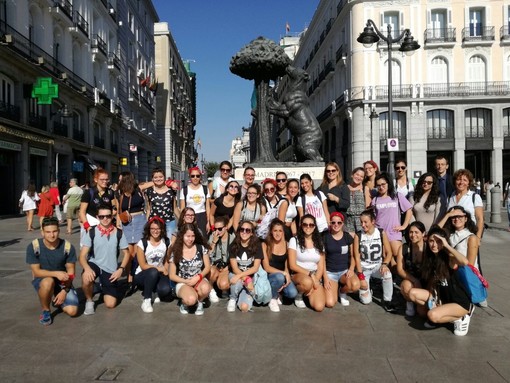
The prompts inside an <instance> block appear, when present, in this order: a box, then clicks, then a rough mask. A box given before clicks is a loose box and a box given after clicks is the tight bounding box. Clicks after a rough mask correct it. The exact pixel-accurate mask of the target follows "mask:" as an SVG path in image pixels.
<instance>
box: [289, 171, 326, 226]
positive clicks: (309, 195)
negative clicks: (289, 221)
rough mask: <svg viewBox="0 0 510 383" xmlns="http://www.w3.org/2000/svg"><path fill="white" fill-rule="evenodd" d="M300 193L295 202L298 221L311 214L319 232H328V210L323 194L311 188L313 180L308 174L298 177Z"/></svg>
mask: <svg viewBox="0 0 510 383" xmlns="http://www.w3.org/2000/svg"><path fill="white" fill-rule="evenodd" d="M299 182H300V184H301V193H300V195H299V197H298V198H297V201H296V207H297V210H298V214H299V217H300V219H302V218H303V216H304V215H306V214H311V215H312V216H314V217H315V219H316V221H317V229H318V230H319V232H321V233H322V232H324V231H326V230H328V226H329V210H328V205H327V199H326V196H325V195H324V193H323V192H321V191H320V190H315V189H314V188H313V180H312V177H310V174H307V173H304V174H301V177H299Z"/></svg>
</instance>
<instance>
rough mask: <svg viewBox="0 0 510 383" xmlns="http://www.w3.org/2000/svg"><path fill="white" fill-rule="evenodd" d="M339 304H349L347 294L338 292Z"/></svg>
mask: <svg viewBox="0 0 510 383" xmlns="http://www.w3.org/2000/svg"><path fill="white" fill-rule="evenodd" d="M340 304H341V305H342V306H349V305H350V304H351V302H349V299H347V294H344V293H340Z"/></svg>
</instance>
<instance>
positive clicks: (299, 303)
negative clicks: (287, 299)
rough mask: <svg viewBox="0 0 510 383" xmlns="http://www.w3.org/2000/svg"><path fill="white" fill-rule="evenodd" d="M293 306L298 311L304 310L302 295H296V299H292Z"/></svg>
mask: <svg viewBox="0 0 510 383" xmlns="http://www.w3.org/2000/svg"><path fill="white" fill-rule="evenodd" d="M294 304H295V305H296V307H297V308H300V309H306V304H305V301H304V300H303V295H298V296H297V297H296V298H294Z"/></svg>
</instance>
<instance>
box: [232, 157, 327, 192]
mask: <svg viewBox="0 0 510 383" xmlns="http://www.w3.org/2000/svg"><path fill="white" fill-rule="evenodd" d="M247 166H251V167H252V168H254V169H255V182H260V181H262V180H264V179H265V178H273V179H274V178H276V172H285V173H286V174H287V178H288V179H291V178H296V179H297V180H299V177H300V176H301V174H303V173H308V174H310V177H312V179H313V180H314V187H315V188H317V187H319V185H320V184H321V182H322V177H323V176H324V166H325V163H324V162H264V163H255V164H248V165H247ZM243 172H244V168H237V169H236V170H235V173H234V178H235V179H236V180H239V181H241V182H242V181H243Z"/></svg>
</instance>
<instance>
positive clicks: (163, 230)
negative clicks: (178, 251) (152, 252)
mask: <svg viewBox="0 0 510 383" xmlns="http://www.w3.org/2000/svg"><path fill="white" fill-rule="evenodd" d="M153 223H155V224H156V225H157V226H158V228H159V229H160V230H161V231H160V233H159V239H160V240H163V241H164V240H166V239H167V238H168V237H167V236H166V224H165V221H163V220H162V219H161V218H159V217H157V216H154V217H152V218H151V219H149V220H148V221H147V223H146V224H145V226H144V228H143V239H145V240H146V241H148V240H149V239H150V238H151V225H152V224H153Z"/></svg>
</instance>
